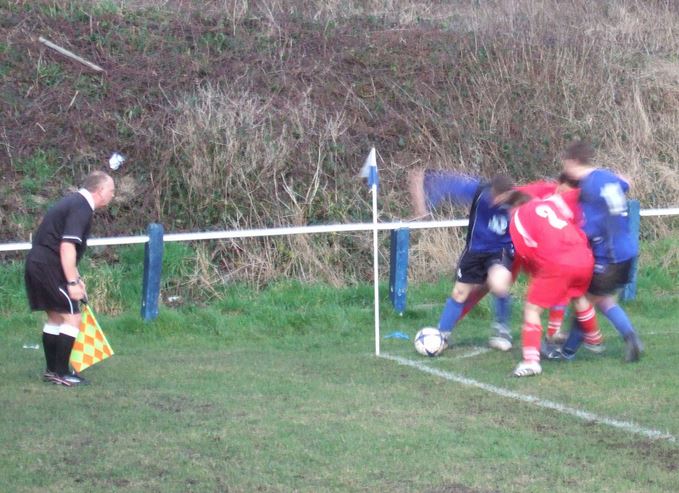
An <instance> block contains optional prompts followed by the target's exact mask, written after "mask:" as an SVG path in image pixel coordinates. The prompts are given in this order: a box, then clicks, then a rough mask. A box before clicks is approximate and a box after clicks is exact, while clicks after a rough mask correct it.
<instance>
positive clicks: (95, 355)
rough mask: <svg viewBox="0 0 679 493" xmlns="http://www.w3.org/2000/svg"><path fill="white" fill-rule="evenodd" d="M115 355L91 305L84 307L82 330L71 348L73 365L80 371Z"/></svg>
mask: <svg viewBox="0 0 679 493" xmlns="http://www.w3.org/2000/svg"><path fill="white" fill-rule="evenodd" d="M111 355H113V349H111V345H110V344H109V343H108V341H107V340H106V336H105V335H104V332H103V331H102V330H101V327H99V323H98V322H97V319H96V318H94V313H92V310H90V307H89V306H87V305H85V307H84V308H83V318H82V320H81V322H80V332H79V333H78V337H76V339H75V342H74V343H73V349H72V350H71V366H72V367H73V369H74V370H75V371H77V372H78V373H80V372H81V371H83V370H84V369H85V368H88V367H90V366H92V365H93V364H95V363H99V362H100V361H102V360H105V359H106V358H108V357H109V356H111Z"/></svg>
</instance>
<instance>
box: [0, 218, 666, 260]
mask: <svg viewBox="0 0 679 493" xmlns="http://www.w3.org/2000/svg"><path fill="white" fill-rule="evenodd" d="M639 215H640V216H642V217H657V216H677V215H679V207H673V208H667V209H642V210H641V211H640V213H639ZM468 223H469V221H468V220H467V219H451V220H448V221H413V222H407V221H399V222H390V223H378V224H377V229H378V230H382V231H390V230H393V229H399V228H410V229H429V228H450V227H460V226H467V224H468ZM374 228H375V226H374V225H373V224H372V223H355V224H327V225H319V226H290V227H281V228H266V229H234V230H230V231H205V232H201V233H168V234H165V235H164V236H163V241H165V242H169V241H202V240H227V239H238V238H259V237H264V236H285V235H295V234H317V233H350V232H356V231H372V230H373V229H374ZM148 241H149V237H148V236H147V235H140V236H118V237H114V238H90V239H89V240H88V241H87V245H88V246H110V245H134V244H139V243H148ZM30 249H31V244H30V242H20V243H4V244H0V252H13V251H21V250H30Z"/></svg>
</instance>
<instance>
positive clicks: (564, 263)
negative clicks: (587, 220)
mask: <svg viewBox="0 0 679 493" xmlns="http://www.w3.org/2000/svg"><path fill="white" fill-rule="evenodd" d="M514 204H515V205H516V206H517V207H515V209H514V210H513V211H512V214H511V216H510V225H509V231H510V235H511V238H512V242H513V243H514V248H515V250H516V256H517V258H520V260H521V265H522V267H523V269H524V270H525V271H526V272H527V273H528V275H529V285H528V291H527V293H526V301H525V304H524V324H523V329H522V333H521V339H522V344H523V361H522V362H521V363H519V365H518V366H517V367H516V369H515V370H514V376H516V377H525V376H531V375H539V374H540V373H542V367H541V365H540V342H541V339H542V322H541V319H540V316H541V314H542V311H543V310H544V309H545V308H550V307H552V306H555V305H559V304H562V303H563V302H564V300H570V299H573V300H574V307H575V312H576V316H577V317H578V321H580V323H581V325H582V328H583V331H584V332H585V333H588V334H590V335H592V333H593V332H594V331H596V332H598V328H597V327H596V319H595V317H594V308H593V307H592V305H591V304H590V303H589V301H587V298H586V297H585V294H586V293H587V289H588V287H589V283H590V281H591V279H592V271H593V268H594V257H593V256H592V251H591V250H590V248H589V243H588V241H587V237H586V236H585V234H584V233H583V232H582V231H581V230H580V228H578V227H577V226H576V225H575V224H573V223H572V222H571V221H572V211H571V210H570V208H569V207H568V205H567V204H566V202H565V200H564V199H563V197H562V196H561V195H559V194H555V195H552V196H549V197H548V198H546V199H533V200H530V196H528V195H526V194H523V193H520V192H518V193H517V197H516V200H515V201H514Z"/></svg>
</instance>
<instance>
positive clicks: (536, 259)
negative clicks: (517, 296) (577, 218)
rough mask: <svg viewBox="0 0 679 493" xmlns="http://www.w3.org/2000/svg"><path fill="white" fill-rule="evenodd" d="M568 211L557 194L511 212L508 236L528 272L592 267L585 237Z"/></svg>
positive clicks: (590, 253) (531, 202)
mask: <svg viewBox="0 0 679 493" xmlns="http://www.w3.org/2000/svg"><path fill="white" fill-rule="evenodd" d="M569 212H570V209H569V207H568V206H567V205H566V203H565V202H564V200H563V199H562V197H561V196H560V195H552V196H550V197H548V198H546V199H533V200H531V201H530V202H528V203H526V204H524V205H522V206H520V207H518V208H517V209H515V210H514V211H513V212H512V215H511V220H510V224H509V233H510V235H511V237H512V242H513V243H514V248H515V249H516V253H517V255H519V256H520V257H521V260H522V261H523V263H524V264H525V265H526V267H527V268H528V270H529V271H530V272H532V273H536V272H537V271H540V270H542V269H543V268H549V267H550V266H578V267H580V266H584V265H593V263H594V261H593V257H592V251H591V250H590V248H589V243H588V241H587V237H586V236H585V233H583V232H582V230H581V229H580V228H578V227H577V226H576V225H574V224H573V223H572V222H571V220H572V218H571V217H569Z"/></svg>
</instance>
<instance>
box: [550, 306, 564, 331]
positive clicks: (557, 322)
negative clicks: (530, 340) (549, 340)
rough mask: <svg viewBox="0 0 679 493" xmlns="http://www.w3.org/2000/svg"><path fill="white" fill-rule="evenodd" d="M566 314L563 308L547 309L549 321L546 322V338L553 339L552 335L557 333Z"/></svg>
mask: <svg viewBox="0 0 679 493" xmlns="http://www.w3.org/2000/svg"><path fill="white" fill-rule="evenodd" d="M565 313H566V307H565V306H553V307H552V308H550V309H549V321H548V322H547V336H549V337H553V336H554V334H556V333H557V332H559V329H560V328H561V324H562V323H563V317H564V314H565Z"/></svg>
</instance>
